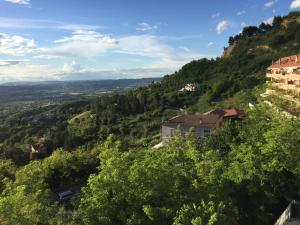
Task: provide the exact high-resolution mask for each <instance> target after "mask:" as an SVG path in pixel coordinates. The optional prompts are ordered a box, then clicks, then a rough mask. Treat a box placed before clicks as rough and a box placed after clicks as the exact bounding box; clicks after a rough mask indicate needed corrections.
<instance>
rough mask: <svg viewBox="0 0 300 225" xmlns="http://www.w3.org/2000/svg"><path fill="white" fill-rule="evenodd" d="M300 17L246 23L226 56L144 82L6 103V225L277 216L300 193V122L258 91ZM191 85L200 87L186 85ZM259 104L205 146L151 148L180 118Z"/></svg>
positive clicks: (200, 224)
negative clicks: (40, 153)
mask: <svg viewBox="0 0 300 225" xmlns="http://www.w3.org/2000/svg"><path fill="white" fill-rule="evenodd" d="M299 18H300V14H299V13H291V14H290V15H289V16H287V17H283V18H282V17H276V19H275V20H274V23H273V24H272V26H270V25H266V24H261V25H260V26H259V27H247V28H245V29H244V30H243V32H242V34H240V35H238V36H236V37H231V38H230V40H229V44H230V47H231V48H232V49H231V50H232V51H231V52H230V54H226V57H222V58H216V59H201V60H197V61H193V62H190V63H189V64H187V65H185V66H184V67H183V68H182V69H181V70H179V71H178V72H176V73H174V74H173V75H168V76H166V77H164V78H163V79H162V81H161V82H157V83H155V82H153V83H151V84H150V85H149V86H146V87H139V88H134V89H131V90H127V91H125V92H122V93H114V94H107V95H101V96H99V97H97V98H96V97H91V98H90V97H89V98H77V99H76V100H68V101H54V102H50V104H48V103H46V102H44V101H38V102H37V103H36V105H35V102H23V105H22V103H18V104H17V103H5V104H4V107H3V110H1V112H0V120H1V123H0V224H3V225H11V224H16V225H27V224H28V225H29V224H30V225H48V224H49V225H54V224H55V225H56V224H57V225H58V224H67V225H68V224H69V225H81V224H86V225H90V224H91V225H93V224H95V225H96V224H97V225H99V224H103V225H110V224H111V225H125V224H126V225H152V224H153V225H156V224H164V225H168V224H170V225H171V224H173V225H204V224H211V225H221V224H222V225H223V224H225V225H226V224H228V225H230V224H232V225H234V224H243V225H253V224H261V225H268V224H272V223H274V221H275V219H276V218H277V217H278V216H279V215H280V214H281V212H282V211H283V209H284V208H285V207H286V205H287V204H288V202H289V201H291V200H292V199H299V198H300V196H299V192H298V188H299V185H300V167H299V159H300V153H299V149H300V146H299V144H300V137H299V133H300V123H299V121H298V120H291V119H287V118H284V117H282V115H278V113H277V112H275V111H272V109H270V108H268V107H265V106H264V104H263V103H260V100H259V95H260V94H261V93H262V92H264V85H263V84H264V83H265V72H266V67H267V66H268V65H269V64H270V63H271V62H272V60H274V59H277V58H279V57H281V56H285V55H290V54H294V53H298V52H297V51H298V49H299V43H300V39H299V37H300V33H299V32H300V23H299V22H300V20H299ZM189 83H197V84H198V85H199V89H198V90H197V91H195V92H181V91H179V90H180V89H181V88H183V87H184V86H185V85H186V84H189ZM73 92H76V91H73ZM72 99H73V98H72ZM249 102H251V103H254V104H255V103H259V104H258V105H256V106H255V107H254V109H253V110H249V109H248V112H247V118H246V119H245V120H243V121H240V122H231V123H226V124H225V125H224V126H223V127H222V129H220V130H218V131H217V132H216V133H214V134H212V135H211V136H210V137H209V138H207V139H206V140H205V141H204V142H202V143H198V142H197V141H196V139H195V138H194V137H193V136H192V134H191V135H190V137H188V138H186V139H182V138H180V137H178V138H177V139H174V140H173V141H172V142H170V144H169V145H168V146H165V147H164V148H161V149H153V148H152V146H153V145H154V144H156V143H158V142H159V138H160V137H159V131H160V124H161V122H162V121H164V120H165V119H167V118H169V117H171V116H174V115H178V114H180V113H185V112H205V111H207V110H210V109H213V108H217V107H222V108H226V107H238V108H242V109H245V110H247V106H248V104H249ZM280 104H281V103H280ZM282 104H283V103H282ZM282 106H283V107H285V104H283V105H282ZM40 141H43V144H44V145H45V151H46V153H47V154H46V155H47V156H48V157H46V158H44V159H42V160H31V161H30V160H29V153H30V145H32V144H35V143H37V142H40ZM70 188H71V189H72V188H75V189H78V190H80V189H81V192H79V193H78V194H77V195H76V196H74V197H73V198H72V199H71V200H70V201H65V202H62V201H59V199H58V197H57V193H58V192H61V191H65V190H68V189H70Z"/></svg>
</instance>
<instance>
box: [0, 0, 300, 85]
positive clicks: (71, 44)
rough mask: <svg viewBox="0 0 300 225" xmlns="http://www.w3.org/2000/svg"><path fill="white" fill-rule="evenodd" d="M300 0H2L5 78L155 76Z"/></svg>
mask: <svg viewBox="0 0 300 225" xmlns="http://www.w3.org/2000/svg"><path fill="white" fill-rule="evenodd" d="M299 9H300V0H99V1H96V0H76V1H75V0H73V1H72V0H0V12H1V14H0V82H7V81H24V80H29V81H41V80H87V79H118V78H141V77H155V76H163V75H166V74H170V73H172V72H174V71H176V70H178V69H179V68H180V67H181V66H182V65H184V64H186V63H187V62H189V61H191V60H193V59H199V58H203V57H208V58H212V57H216V56H219V55H221V53H222V51H223V48H224V47H225V46H226V45H227V41H228V37H229V36H231V35H235V34H237V33H239V32H240V31H241V29H242V27H243V26H246V25H258V24H259V23H260V22H262V21H268V22H271V21H272V18H273V16H274V15H286V14H288V13H289V12H290V11H295V10H299Z"/></svg>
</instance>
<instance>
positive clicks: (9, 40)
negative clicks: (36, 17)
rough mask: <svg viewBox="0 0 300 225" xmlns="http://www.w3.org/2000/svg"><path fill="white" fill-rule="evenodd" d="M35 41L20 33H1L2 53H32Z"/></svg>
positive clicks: (0, 47) (14, 54)
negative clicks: (19, 34)
mask: <svg viewBox="0 0 300 225" xmlns="http://www.w3.org/2000/svg"><path fill="white" fill-rule="evenodd" d="M35 47H36V46H35V42H34V40H32V39H27V38H24V37H22V36H18V35H12V36H10V35H7V34H3V33H0V53H1V54H4V55H13V56H22V55H25V54H28V53H32V52H33V51H34V49H35Z"/></svg>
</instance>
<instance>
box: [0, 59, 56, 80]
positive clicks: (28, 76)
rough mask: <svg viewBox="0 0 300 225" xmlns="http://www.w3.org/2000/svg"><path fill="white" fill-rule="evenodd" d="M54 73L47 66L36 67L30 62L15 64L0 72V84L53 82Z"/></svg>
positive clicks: (53, 70)
mask: <svg viewBox="0 0 300 225" xmlns="http://www.w3.org/2000/svg"><path fill="white" fill-rule="evenodd" d="M55 73H56V70H55V69H53V68H52V67H50V66H48V65H36V64H31V63H30V62H24V63H17V64H15V65H10V66H6V67H5V69H1V70H0V82H5V81H24V80H30V81H38V80H53V79H55V75H53V74H55Z"/></svg>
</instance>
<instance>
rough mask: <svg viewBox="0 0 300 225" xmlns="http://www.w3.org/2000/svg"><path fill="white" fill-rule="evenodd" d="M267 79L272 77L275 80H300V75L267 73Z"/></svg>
mask: <svg viewBox="0 0 300 225" xmlns="http://www.w3.org/2000/svg"><path fill="white" fill-rule="evenodd" d="M267 77H271V78H275V79H291V80H300V74H297V73H286V74H282V73H280V74H275V73H267Z"/></svg>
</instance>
